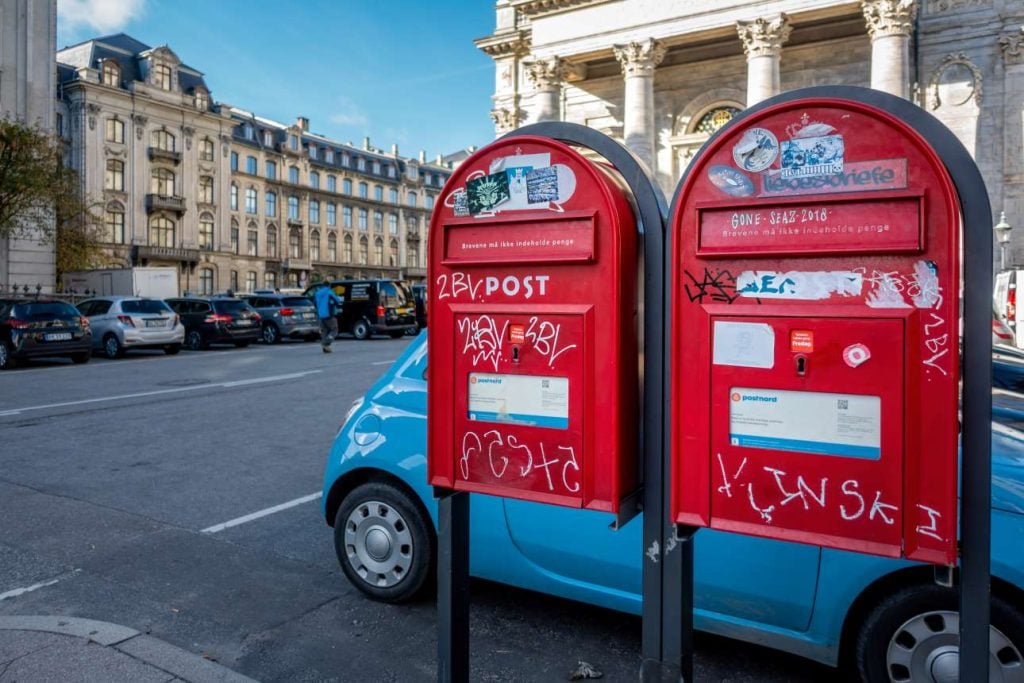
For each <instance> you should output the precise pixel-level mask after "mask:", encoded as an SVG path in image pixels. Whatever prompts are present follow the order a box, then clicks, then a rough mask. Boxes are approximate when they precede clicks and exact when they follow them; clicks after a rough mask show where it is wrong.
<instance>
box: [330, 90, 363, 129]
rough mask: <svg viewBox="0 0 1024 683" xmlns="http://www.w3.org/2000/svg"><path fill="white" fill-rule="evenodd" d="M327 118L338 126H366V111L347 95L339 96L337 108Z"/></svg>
mask: <svg viewBox="0 0 1024 683" xmlns="http://www.w3.org/2000/svg"><path fill="white" fill-rule="evenodd" d="M327 120H328V121H330V122H331V123H333V124H335V125H338V126H365V125H366V122H367V118H366V113H365V112H363V110H362V109H360V108H359V106H357V105H356V103H355V102H353V101H352V100H350V99H349V98H347V97H339V98H338V105H337V110H336V111H335V112H334V113H333V114H331V115H330V116H328V117H327Z"/></svg>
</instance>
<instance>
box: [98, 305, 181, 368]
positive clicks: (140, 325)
mask: <svg viewBox="0 0 1024 683" xmlns="http://www.w3.org/2000/svg"><path fill="white" fill-rule="evenodd" d="M78 310H79V311H81V313H82V315H84V316H85V317H87V318H88V319H89V325H90V327H91V328H92V343H93V348H95V349H99V350H101V351H102V352H103V355H105V356H106V357H107V358H120V357H121V356H123V355H124V352H125V351H126V350H127V349H163V350H164V352H165V353H167V354H168V355H173V354H175V353H177V352H178V351H180V350H181V344H182V342H184V340H185V326H184V325H182V324H181V319H180V317H179V316H178V314H177V313H175V312H174V311H172V310H171V307H170V306H168V305H167V304H166V303H165V302H163V301H161V300H160V299H141V298H139V297H133V296H104V297H98V298H96V299H88V300H86V301H83V302H82V303H80V304H78Z"/></svg>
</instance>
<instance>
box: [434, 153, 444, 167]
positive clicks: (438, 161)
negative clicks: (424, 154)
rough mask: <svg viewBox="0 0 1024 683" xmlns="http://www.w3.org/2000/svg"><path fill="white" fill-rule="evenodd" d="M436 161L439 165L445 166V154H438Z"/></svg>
mask: <svg viewBox="0 0 1024 683" xmlns="http://www.w3.org/2000/svg"><path fill="white" fill-rule="evenodd" d="M434 163H435V164H437V165H438V166H444V155H443V154H438V155H437V159H436V160H435V161H434Z"/></svg>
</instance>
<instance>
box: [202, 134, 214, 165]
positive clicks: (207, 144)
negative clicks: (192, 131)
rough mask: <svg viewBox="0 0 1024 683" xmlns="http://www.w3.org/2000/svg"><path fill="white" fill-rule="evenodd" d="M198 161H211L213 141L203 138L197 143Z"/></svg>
mask: <svg viewBox="0 0 1024 683" xmlns="http://www.w3.org/2000/svg"><path fill="white" fill-rule="evenodd" d="M199 160H200V161H213V140H211V139H210V138H203V139H202V140H200V141H199Z"/></svg>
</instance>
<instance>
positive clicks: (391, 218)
mask: <svg viewBox="0 0 1024 683" xmlns="http://www.w3.org/2000/svg"><path fill="white" fill-rule="evenodd" d="M388 232H389V233H390V234H392V235H397V234H398V214H397V213H389V214H388Z"/></svg>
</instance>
